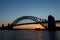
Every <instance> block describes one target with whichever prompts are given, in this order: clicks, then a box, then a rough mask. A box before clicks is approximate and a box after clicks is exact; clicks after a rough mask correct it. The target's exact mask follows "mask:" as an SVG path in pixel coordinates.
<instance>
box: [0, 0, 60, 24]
mask: <svg viewBox="0 0 60 40" xmlns="http://www.w3.org/2000/svg"><path fill="white" fill-rule="evenodd" d="M48 15H52V16H54V17H55V19H56V20H59V19H60V0H0V24H3V23H4V24H7V23H12V22H13V21H14V20H15V19H17V18H18V17H21V16H36V17H39V18H42V19H47V18H48Z"/></svg>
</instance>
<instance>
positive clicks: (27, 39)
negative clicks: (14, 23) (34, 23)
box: [0, 30, 60, 40]
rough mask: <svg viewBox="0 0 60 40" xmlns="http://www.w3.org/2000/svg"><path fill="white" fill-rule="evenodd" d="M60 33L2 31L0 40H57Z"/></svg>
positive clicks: (0, 31)
mask: <svg viewBox="0 0 60 40" xmlns="http://www.w3.org/2000/svg"><path fill="white" fill-rule="evenodd" d="M59 32H60V31H59ZM59 32H57V33H56V31H36V30H0V40H57V37H60V36H58V35H60V34H58V33H59ZM56 34H58V35H56ZM58 40H60V39H58Z"/></svg>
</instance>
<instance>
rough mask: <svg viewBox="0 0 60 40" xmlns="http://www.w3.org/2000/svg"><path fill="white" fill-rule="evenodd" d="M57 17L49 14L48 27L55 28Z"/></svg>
mask: <svg viewBox="0 0 60 40" xmlns="http://www.w3.org/2000/svg"><path fill="white" fill-rule="evenodd" d="M55 27H56V25H55V19H54V17H53V16H51V15H49V16H48V29H55Z"/></svg>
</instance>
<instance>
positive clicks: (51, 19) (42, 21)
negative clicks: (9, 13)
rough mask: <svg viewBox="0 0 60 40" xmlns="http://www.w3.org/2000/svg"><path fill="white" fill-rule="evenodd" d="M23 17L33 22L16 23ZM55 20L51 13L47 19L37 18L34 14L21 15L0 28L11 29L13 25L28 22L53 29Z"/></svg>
mask: <svg viewBox="0 0 60 40" xmlns="http://www.w3.org/2000/svg"><path fill="white" fill-rule="evenodd" d="M24 19H30V20H33V21H35V22H32V23H23V24H17V23H18V22H20V21H21V20H24ZM55 22H57V21H55V19H54V17H53V16H51V15H49V16H48V20H46V19H42V18H38V17H35V16H22V17H19V18H17V19H16V20H14V21H13V22H12V23H11V24H10V25H9V24H8V26H7V27H3V26H2V27H1V28H0V29H13V27H14V26H18V25H28V24H41V25H42V26H43V27H45V28H46V29H54V28H55V27H56V26H55ZM47 25H48V28H47V27H46V26H47Z"/></svg>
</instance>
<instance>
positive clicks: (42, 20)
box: [11, 16, 47, 25]
mask: <svg viewBox="0 0 60 40" xmlns="http://www.w3.org/2000/svg"><path fill="white" fill-rule="evenodd" d="M24 19H30V20H33V21H35V22H45V21H47V20H46V19H42V18H38V17H34V16H22V17H19V18H17V19H16V20H15V21H13V22H12V23H11V25H13V24H17V23H18V22H19V21H21V20H24Z"/></svg>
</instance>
